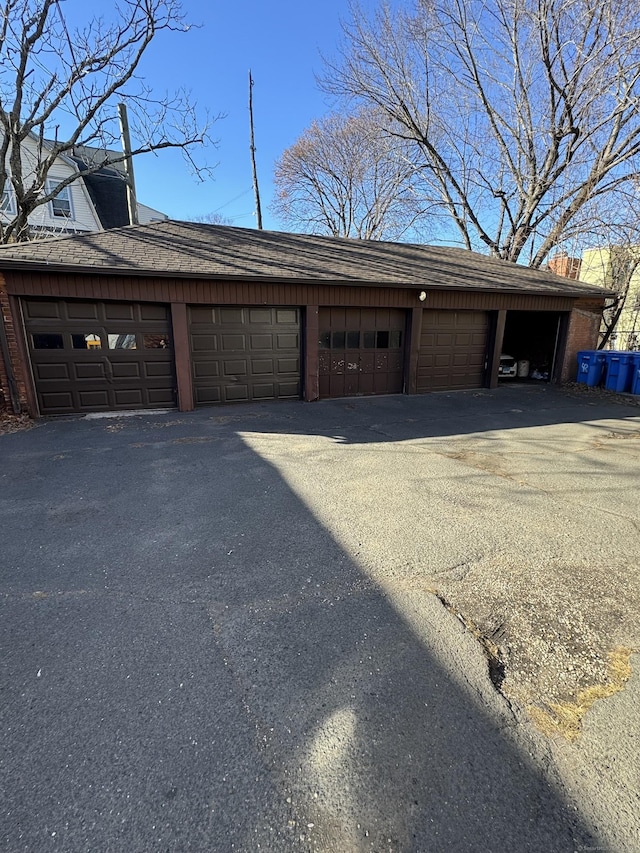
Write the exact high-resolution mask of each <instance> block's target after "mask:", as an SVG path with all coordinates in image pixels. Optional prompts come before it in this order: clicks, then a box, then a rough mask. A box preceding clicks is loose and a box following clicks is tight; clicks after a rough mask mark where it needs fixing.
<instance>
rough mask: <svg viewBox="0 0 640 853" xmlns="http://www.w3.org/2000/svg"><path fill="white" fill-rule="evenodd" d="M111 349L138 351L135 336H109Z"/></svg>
mask: <svg viewBox="0 0 640 853" xmlns="http://www.w3.org/2000/svg"><path fill="white" fill-rule="evenodd" d="M108 337H109V349H137V346H136V336H135V335H127V334H121V335H109V336H108Z"/></svg>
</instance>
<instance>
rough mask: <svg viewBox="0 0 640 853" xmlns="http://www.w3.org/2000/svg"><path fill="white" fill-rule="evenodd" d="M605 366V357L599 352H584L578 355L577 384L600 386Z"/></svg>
mask: <svg viewBox="0 0 640 853" xmlns="http://www.w3.org/2000/svg"><path fill="white" fill-rule="evenodd" d="M604 366H605V355H604V353H603V352H600V351H599V350H582V351H581V352H579V353H578V375H577V377H576V382H582V383H584V384H585V385H599V384H600V380H601V379H602V374H603V372H604Z"/></svg>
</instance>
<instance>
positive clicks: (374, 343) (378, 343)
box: [318, 330, 402, 350]
mask: <svg viewBox="0 0 640 853" xmlns="http://www.w3.org/2000/svg"><path fill="white" fill-rule="evenodd" d="M361 341H362V347H363V349H400V347H401V346H402V332H400V331H398V330H391V331H386V330H385V331H371V332H362V333H360V332H320V337H319V338H318V347H319V349H335V350H344V349H360V342H361Z"/></svg>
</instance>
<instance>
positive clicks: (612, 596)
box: [435, 554, 640, 740]
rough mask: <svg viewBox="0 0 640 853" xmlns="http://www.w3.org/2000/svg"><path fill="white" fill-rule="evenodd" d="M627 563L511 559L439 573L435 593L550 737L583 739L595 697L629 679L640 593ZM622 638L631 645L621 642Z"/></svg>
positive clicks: (511, 696) (516, 702)
mask: <svg viewBox="0 0 640 853" xmlns="http://www.w3.org/2000/svg"><path fill="white" fill-rule="evenodd" d="M630 571H631V567H630V566H627V565H624V564H623V561H622V560H621V562H620V565H618V566H615V567H614V566H609V567H608V570H607V575H606V578H607V588H606V589H603V587H602V578H601V572H600V570H599V568H592V569H590V568H589V567H588V566H585V565H583V564H578V563H576V564H575V565H571V564H567V563H565V562H563V561H560V560H558V561H552V562H551V563H550V564H548V565H538V564H536V563H535V562H533V561H532V562H529V561H528V560H527V559H526V558H523V559H522V561H520V560H519V561H518V562H517V563H515V562H512V561H511V560H509V558H508V557H507V555H506V554H495V555H493V556H492V557H488V558H486V559H483V560H480V561H478V562H476V563H472V564H471V565H470V566H469V567H467V571H466V572H465V573H464V574H463V575H462V576H460V575H459V574H456V573H452V574H451V575H449V576H448V577H446V578H444V577H442V576H441V578H440V583H439V584H438V588H437V590H435V593H436V595H437V596H438V597H439V598H440V600H441V601H442V602H443V603H444V604H445V606H447V607H448V609H449V610H451V611H452V612H453V613H455V614H456V615H457V616H458V618H459V619H460V620H461V621H462V622H463V624H464V625H465V626H466V627H467V629H468V630H469V631H471V632H472V634H473V635H474V636H475V637H476V639H477V640H478V642H479V643H480V644H481V646H482V648H483V650H484V652H485V655H486V657H487V661H488V671H489V676H490V678H491V680H492V682H493V684H494V686H495V687H496V689H498V690H499V691H500V692H501V693H502V694H503V695H504V696H505V698H506V699H507V700H508V701H509V703H510V704H511V705H512V706H517V707H518V708H520V709H523V710H526V712H527V713H528V714H529V715H530V717H531V718H532V720H533V721H534V723H535V724H536V725H537V726H538V727H539V728H540V729H541V730H542V731H544V732H545V733H548V734H560V735H562V736H563V737H565V738H567V739H569V740H575V739H576V738H577V737H578V735H579V733H580V730H581V725H582V720H583V718H584V716H585V714H587V712H588V711H589V709H590V708H591V706H592V705H593V703H594V702H595V701H596V700H597V699H605V698H607V697H608V696H612V695H613V694H614V693H616V692H618V691H619V690H622V689H623V688H624V685H625V684H626V681H627V680H628V678H629V675H630V664H629V657H630V655H631V653H632V651H633V649H631V648H629V644H628V641H627V642H626V643H625V639H626V638H627V637H629V638H633V640H632V643H634V644H635V642H636V639H639V638H638V636H637V631H636V629H635V628H634V625H635V623H636V618H635V614H636V613H637V612H638V607H639V606H640V601H639V600H638V598H639V595H638V591H637V590H636V589H635V588H634V587H633V585H631V584H629V582H628V579H629V572H630ZM623 638H624V639H623Z"/></svg>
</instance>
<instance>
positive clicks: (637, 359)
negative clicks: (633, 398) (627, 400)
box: [631, 352, 640, 394]
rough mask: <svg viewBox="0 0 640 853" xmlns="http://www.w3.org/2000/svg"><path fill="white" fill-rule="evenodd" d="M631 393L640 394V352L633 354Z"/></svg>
mask: <svg viewBox="0 0 640 853" xmlns="http://www.w3.org/2000/svg"><path fill="white" fill-rule="evenodd" d="M631 365H632V366H631V393H632V394H640V352H632V353H631Z"/></svg>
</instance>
